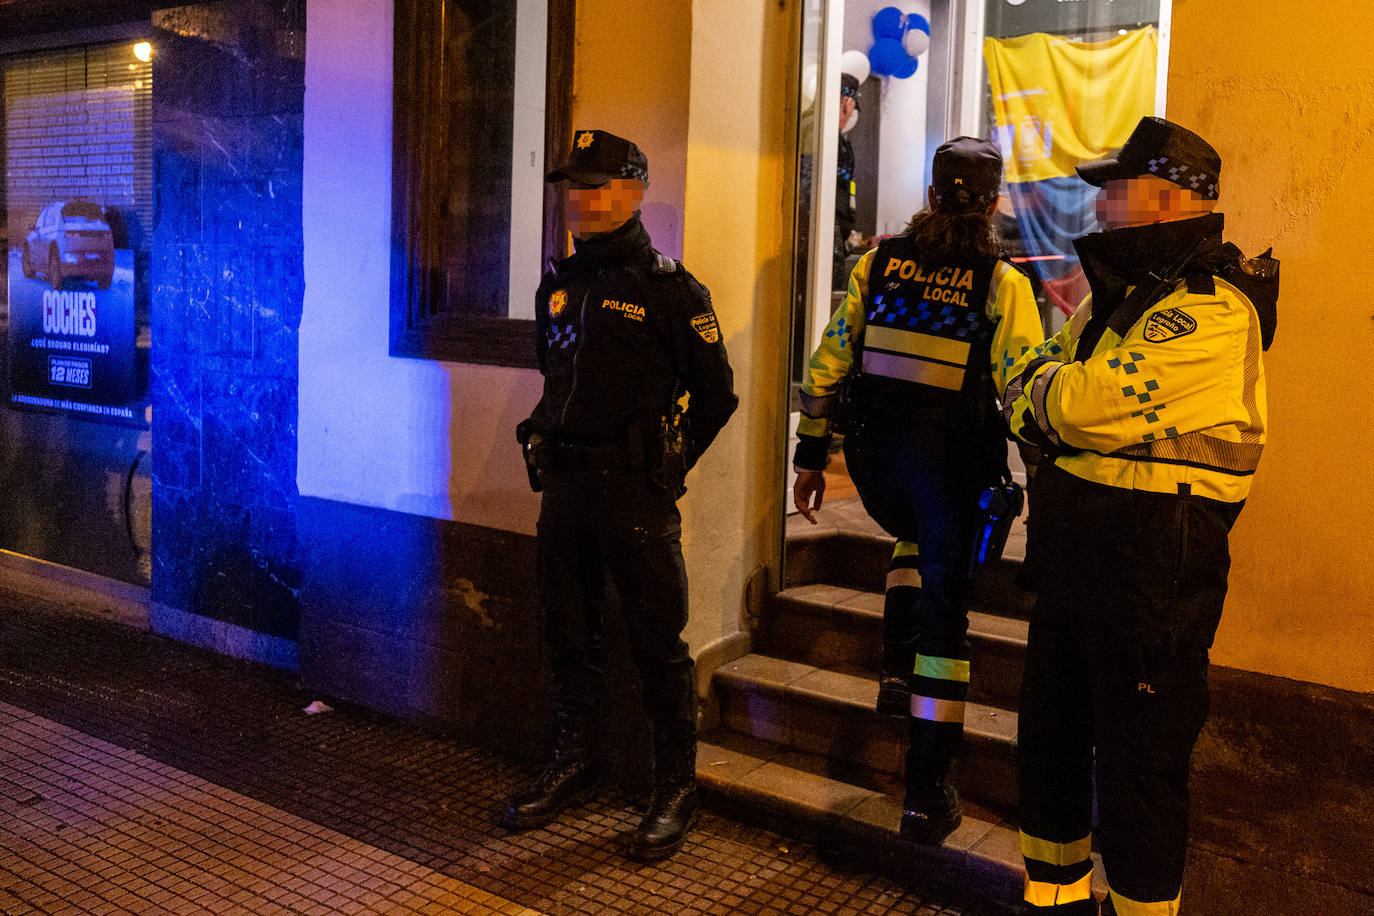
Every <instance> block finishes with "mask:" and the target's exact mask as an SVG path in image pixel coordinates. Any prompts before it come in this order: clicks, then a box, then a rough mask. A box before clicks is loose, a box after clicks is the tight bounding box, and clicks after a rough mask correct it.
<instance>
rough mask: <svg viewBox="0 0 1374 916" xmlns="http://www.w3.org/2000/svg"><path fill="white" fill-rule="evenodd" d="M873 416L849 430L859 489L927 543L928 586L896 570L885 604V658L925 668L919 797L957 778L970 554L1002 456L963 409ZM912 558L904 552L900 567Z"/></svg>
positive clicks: (897, 526) (915, 797)
mask: <svg viewBox="0 0 1374 916" xmlns="http://www.w3.org/2000/svg"><path fill="white" fill-rule="evenodd" d="M865 415H866V419H865V420H864V423H863V426H862V429H861V431H860V432H858V433H856V434H850V435H849V436H846V438H845V461H846V465H847V466H848V468H849V472H850V476H851V477H852V479H853V480H854V485H855V488H856V489H857V490H858V491H859V496H860V498H861V499H862V500H863V504H864V508H865V509H866V510H867V511H868V514H869V515H870V516H871V517H872V518H873V520H874V521H876V522H877V523H878V524H879V525H881V526H882V527H883V529H884V530H886V531H887V532H888V533H889V534H892V535H893V536H894V537H896V538H897V539H898V547H899V552H900V550H901V548H902V545H903V543H904V542H906V543H911V542H915V543H918V544H919V552H918V553H917V556H916V561H915V566H916V569H917V570H918V571H919V573H920V587H919V588H915V587H910V586H908V585H904V584H902V583H901V580H900V579H899V578H897V577H894V576H892V575H891V574H890V575H889V583H890V586H891V587H889V589H888V591H887V599H886V601H885V604H884V610H883V625H884V627H883V629H884V658H883V666H884V668H885V669H887V670H888V671H889V673H898V672H900V671H902V670H905V671H906V672H907V673H914V674H915V678H914V680H913V693H914V695H915V697H914V701H913V709H912V718H911V721H910V727H909V746H908V751H907V761H906V782H907V793H908V796H909V798H908V801H910V802H912V803H919V802H921V801H922V797H923V796H926V795H928V794H929V793H930V792H932V791H933V790H934V789H935V788H936V787H937V786H938V785H939V784H940V783H941V782H943V781H944V779H945V778H946V777H947V775H948V771H949V765H950V761H951V759H952V757H953V755H954V754H955V752H956V751H957V749H958V746H959V743H960V741H961V739H962V737H963V704H964V700H965V698H966V697H967V695H968V659H969V649H968V642H967V640H966V638H965V637H966V634H967V632H968V602H969V597H970V595H969V593H970V581H969V559H970V556H971V553H972V548H973V540H974V533H975V527H976V525H977V519H978V512H977V499H978V493H979V491H980V489H981V488H982V486H984V485H985V484H986V483H988V482H989V480H988V478H989V468H990V467H991V466H992V464H993V461H992V459H991V457H990V456H989V454H988V448H989V446H988V439H987V438H986V437H985V436H980V435H979V429H978V428H977V427H976V426H975V425H974V423H973V422H972V420H970V419H965V418H964V415H963V414H961V413H956V412H951V411H950V410H948V409H946V408H943V407H923V406H920V405H912V404H906V405H903V406H902V408H901V410H900V412H899V411H898V409H897V408H895V407H892V408H889V409H886V410H883V411H881V412H876V411H871V410H870V411H866V413H865ZM902 559H903V558H902V557H901V556H899V555H894V559H893V568H894V570H895V569H896V568H897V566H898V565H899V564H900V563H901V562H902Z"/></svg>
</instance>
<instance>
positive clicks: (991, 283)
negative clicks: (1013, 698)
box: [793, 137, 1043, 844]
mask: <svg viewBox="0 0 1374 916" xmlns="http://www.w3.org/2000/svg"><path fill="white" fill-rule="evenodd" d="M931 171H932V183H931V187H930V188H929V190H928V192H927V196H928V198H929V201H930V209H928V210H925V211H922V212H921V213H918V214H917V215H916V216H915V217H914V218H913V220H912V223H911V226H910V227H909V228H908V229H907V231H906V232H905V233H904V234H902V235H900V236H897V237H895V238H892V239H888V240H886V241H884V242H881V243H880V244H879V245H878V247H877V248H875V249H873V250H870V251H868V252H866V253H865V254H864V256H863V257H862V258H861V259H860V260H859V263H858V265H857V266H856V267H855V268H854V271H853V273H852V275H851V276H850V278H849V288H848V294H847V296H846V298H845V301H844V304H843V306H841V307H840V308H839V309H837V310H836V312H835V314H834V315H833V316H832V317H831V320H830V325H829V327H828V328H827V330H826V332H825V336H824V337H823V338H822V339H821V343H820V346H819V347H818V348H817V349H816V352H815V354H814V355H813V356H812V358H811V366H810V370H809V373H808V376H807V380H806V383H805V384H804V385H803V386H802V390H801V398H802V414H803V416H802V419H801V423H800V425H799V427H798V433H799V441H798V444H797V450H796V455H795V456H794V459H793V464H794V466H795V468H796V470H797V480H796V483H795V485H794V487H793V500H794V502H795V504H796V506H797V508H798V509H799V510H800V511H801V512H802V514H803V515H805V516H806V518H807V519H809V520H811V521H813V522H814V518H813V516H812V511H813V510H814V509H819V508H820V506H821V501H822V498H823V495H824V490H825V477H824V474H823V469H824V467H825V465H826V462H827V452H828V450H829V444H830V434H831V427H830V424H831V421H832V419H834V418H836V416H837V413H842V414H843V420H844V422H845V425H846V428H845V430H844V432H845V441H844V450H845V458H846V463H847V465H848V468H849V472H850V475H851V477H852V478H853V480H854V484H855V487H856V488H857V489H858V491H859V496H860V497H861V498H862V500H863V504H864V508H865V509H867V510H868V513H869V515H870V516H872V517H873V519H874V520H875V521H876V522H878V524H880V525H882V526H883V528H884V529H886V530H887V531H888V532H889V533H890V534H892V535H894V536H895V537H896V538H897V539H898V540H897V546H896V550H895V551H894V553H893V556H892V565H891V568H890V570H889V572H888V578H887V596H886V600H885V606H884V611H883V628H884V640H883V642H884V646H883V659H882V672H883V673H882V677H881V680H880V682H879V694H878V711H879V712H882V713H886V714H889V715H892V714H895V715H903V716H907V715H909V716H910V727H909V740H910V746H909V748H908V752H907V758H906V804H905V813H904V814H903V817H902V827H901V829H902V833H903V835H904V836H907V837H908V838H910V839H913V840H916V841H918V842H923V843H930V844H935V843H938V842H940V841H941V840H942V839H943V838H944V837H945V836H946V835H947V834H949V832H950V831H952V830H953V829H954V828H955V827H957V826H958V824H959V821H960V818H961V805H960V802H959V797H958V793H957V792H955V790H954V787H953V786H951V785H950V784H949V779H948V776H949V768H950V762H951V758H952V757H953V755H954V752H955V750H956V749H957V747H958V744H959V742H960V740H961V738H962V736H963V721H964V698H965V696H966V695H967V693H968V680H969V663H968V658H969V654H968V646H967V643H966V642H965V634H966V632H967V630H968V600H969V593H970V590H971V589H970V581H971V577H970V558H971V555H972V552H973V545H974V540H975V534H976V530H975V529H976V528H977V525H978V519H979V510H978V498H979V494H980V492H981V491H982V489H983V488H984V487H986V486H988V485H990V484H993V483H995V482H996V481H997V480H998V478H999V477H1002V476H1003V475H1004V474H1005V472H1006V454H1007V441H1006V436H1005V425H1004V423H1003V421H1002V418H1001V416H1000V415H999V411H998V404H997V396H998V395H999V394H1000V393H1001V391H1002V388H1003V386H1004V384H1005V378H1006V375H1005V373H1006V372H1007V370H1008V369H1009V368H1010V367H1011V366H1012V364H1013V363H1014V362H1015V361H1016V360H1017V359H1018V358H1019V357H1020V356H1021V355H1022V354H1024V353H1025V352H1026V351H1027V350H1029V349H1030V348H1031V347H1033V346H1035V345H1036V344H1038V343H1040V342H1041V340H1042V338H1043V334H1042V332H1041V325H1040V314H1039V311H1038V309H1037V307H1036V303H1035V298H1034V295H1033V294H1032V292H1031V286H1030V282H1029V281H1028V280H1027V279H1026V277H1025V275H1023V274H1022V273H1021V272H1020V271H1018V270H1017V269H1016V268H1015V267H1013V266H1012V265H1011V264H1010V263H1008V262H1007V261H1005V260H1002V259H1001V251H1002V248H1001V244H1000V242H999V241H998V239H997V236H996V234H995V233H994V231H993V229H992V213H993V211H994V210H995V209H996V207H997V197H998V188H999V186H1000V183H1001V180H1002V157H1001V155H1000V154H999V153H998V151H997V148H996V147H995V146H993V145H992V144H991V143H989V142H988V141H986V140H978V139H974V138H971V137H958V138H956V139H954V140H951V141H950V142H948V143H945V144H944V145H942V146H941V147H940V148H939V149H937V150H936V152H935V158H934V162H933V163H932V167H931ZM842 394H843V395H844V396H843V397H842ZM842 402H843V403H842ZM918 539H919V542H920V551H919V554H918V553H917V551H916V541H917V540H918Z"/></svg>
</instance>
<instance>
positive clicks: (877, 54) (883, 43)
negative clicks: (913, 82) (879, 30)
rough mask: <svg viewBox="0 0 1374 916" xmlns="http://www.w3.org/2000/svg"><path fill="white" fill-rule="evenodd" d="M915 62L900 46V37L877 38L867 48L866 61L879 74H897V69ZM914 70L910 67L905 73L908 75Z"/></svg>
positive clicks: (904, 67) (902, 68) (899, 69)
mask: <svg viewBox="0 0 1374 916" xmlns="http://www.w3.org/2000/svg"><path fill="white" fill-rule="evenodd" d="M915 62H916V61H915V58H913V57H912V56H911V55H910V54H908V53H906V48H904V47H902V42H901V39H898V38H879V39H878V40H877V41H875V42H873V47H871V48H869V49H868V63H869V65H870V66H871V67H872V68H873V72H874V73H876V74H878V75H879V76H897V74H898V72H899V71H901V70H904V69H906V68H907V67H908V66H910V65H911V64H914V63H915ZM915 72H916V70H915V68H912V70H911V72H910V73H908V74H906V75H907V76H910V75H911V74H912V73H915Z"/></svg>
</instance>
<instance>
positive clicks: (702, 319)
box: [692, 312, 720, 344]
mask: <svg viewBox="0 0 1374 916" xmlns="http://www.w3.org/2000/svg"><path fill="white" fill-rule="evenodd" d="M692 330H693V331H696V332H697V336H698V337H700V338H701V339H702V340H704V341H706V342H707V343H709V344H713V343H715V342H716V341H718V340H720V326H719V325H718V324H716V313H715V312H706V313H705V314H702V315H697V316H696V317H695V318H693V319H692Z"/></svg>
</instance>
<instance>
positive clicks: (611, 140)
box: [545, 130, 649, 187]
mask: <svg viewBox="0 0 1374 916" xmlns="http://www.w3.org/2000/svg"><path fill="white" fill-rule="evenodd" d="M614 178H636V179H638V180H640V181H642V182H644V183H645V184H646V185H647V184H648V183H649V160H648V159H647V158H645V156H644V153H643V152H641V151H640V149H639V147H637V146H635V145H634V144H633V143H631V142H630V141H629V140H626V139H625V138H624V137H617V136H616V135H615V134H609V133H607V132H606V131H604V130H579V131H577V132H576V133H574V134H573V143H572V151H571V152H570V153H569V154H568V158H567V159H566V160H564V162H563V164H562V165H560V166H559V167H558V168H556V169H554V170H553V171H552V172H549V174H548V175H547V176H545V180H546V181H551V182H552V181H577V182H581V183H582V184H589V185H596V186H598V187H599V186H600V185H603V184H605V183H606V182H608V181H610V180H612V179H614Z"/></svg>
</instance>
